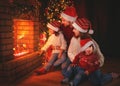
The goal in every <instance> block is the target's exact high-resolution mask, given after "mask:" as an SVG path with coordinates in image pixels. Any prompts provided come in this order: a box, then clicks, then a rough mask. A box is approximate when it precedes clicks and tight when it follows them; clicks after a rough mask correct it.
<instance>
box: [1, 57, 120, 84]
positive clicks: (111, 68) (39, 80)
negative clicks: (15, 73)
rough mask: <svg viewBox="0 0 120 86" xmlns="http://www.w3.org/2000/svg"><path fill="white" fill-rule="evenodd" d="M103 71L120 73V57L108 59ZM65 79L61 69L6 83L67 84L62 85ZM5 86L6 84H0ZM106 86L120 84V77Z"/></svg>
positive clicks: (32, 74) (33, 74)
mask: <svg viewBox="0 0 120 86" xmlns="http://www.w3.org/2000/svg"><path fill="white" fill-rule="evenodd" d="M101 70H102V71H103V73H106V72H118V73H120V59H118V58H114V59H113V58H112V59H106V61H105V64H104V66H103V67H102V69H101ZM62 79H63V76H62V75H61V72H60V70H57V71H53V72H49V73H47V74H44V75H39V76H38V75H36V74H35V73H34V71H33V72H31V73H30V74H28V75H26V76H25V77H24V78H23V79H22V80H20V81H18V82H16V83H13V84H10V85H6V86H67V85H62V84H61V83H60V82H61V80H62ZM0 86H5V85H0ZM80 86H92V85H91V84H90V82H89V81H86V82H84V83H82V84H80ZM106 86H120V78H119V79H116V80H114V81H112V82H110V83H108V84H107V85H106Z"/></svg>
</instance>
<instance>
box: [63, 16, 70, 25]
mask: <svg viewBox="0 0 120 86" xmlns="http://www.w3.org/2000/svg"><path fill="white" fill-rule="evenodd" d="M61 23H62V24H63V25H64V26H69V25H70V22H69V21H67V20H66V19H64V18H63V17H62V18H61Z"/></svg>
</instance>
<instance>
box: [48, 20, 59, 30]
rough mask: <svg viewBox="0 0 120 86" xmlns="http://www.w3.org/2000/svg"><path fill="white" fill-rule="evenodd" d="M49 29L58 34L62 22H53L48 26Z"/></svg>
mask: <svg viewBox="0 0 120 86" xmlns="http://www.w3.org/2000/svg"><path fill="white" fill-rule="evenodd" d="M47 27H48V28H50V29H52V30H54V31H56V32H58V31H59V27H60V22H58V21H52V22H50V23H48V24H47Z"/></svg>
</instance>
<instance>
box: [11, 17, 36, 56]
mask: <svg viewBox="0 0 120 86" xmlns="http://www.w3.org/2000/svg"><path fill="white" fill-rule="evenodd" d="M33 37H34V23H33V22H32V21H31V20H20V19H14V48H13V50H14V56H21V55H24V54H27V53H30V52H32V51H33V46H34V45H33V44H34V41H33V39H34V38H33Z"/></svg>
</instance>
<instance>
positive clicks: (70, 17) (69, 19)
mask: <svg viewBox="0 0 120 86" xmlns="http://www.w3.org/2000/svg"><path fill="white" fill-rule="evenodd" d="M61 16H62V17H63V18H64V19H66V20H68V21H70V22H74V21H75V20H76V19H77V16H76V17H72V16H69V15H67V14H65V13H61Z"/></svg>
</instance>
